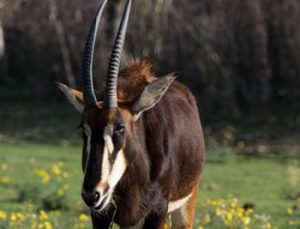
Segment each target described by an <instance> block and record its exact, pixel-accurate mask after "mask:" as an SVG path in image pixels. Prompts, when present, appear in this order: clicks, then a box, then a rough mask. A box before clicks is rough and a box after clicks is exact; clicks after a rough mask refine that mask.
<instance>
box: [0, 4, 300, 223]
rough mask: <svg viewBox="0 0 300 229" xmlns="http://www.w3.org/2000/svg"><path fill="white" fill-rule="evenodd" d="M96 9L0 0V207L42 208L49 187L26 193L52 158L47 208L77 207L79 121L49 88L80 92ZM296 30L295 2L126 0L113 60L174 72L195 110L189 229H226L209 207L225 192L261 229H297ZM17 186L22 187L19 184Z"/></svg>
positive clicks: (299, 56)
mask: <svg viewBox="0 0 300 229" xmlns="http://www.w3.org/2000/svg"><path fill="white" fill-rule="evenodd" d="M99 2H100V0H90V1H82V0H68V1H67V0H45V1H40V0H0V76H1V77H0V163H3V164H2V165H1V164H0V168H1V166H2V167H3V168H5V169H3V171H2V172H1V169H0V172H1V173H0V210H1V209H2V210H7V211H8V212H11V211H17V210H19V209H21V208H22V207H24V206H25V205H24V201H25V202H26V201H27V200H28V198H29V197H28V196H32V195H33V196H37V200H36V201H37V202H38V201H39V200H40V202H38V203H36V205H37V209H39V208H40V206H43V205H42V203H43V201H44V200H45V196H46V197H47V196H49V195H52V194H53V193H54V192H55V191H58V190H56V189H55V188H52V189H51V188H48V187H47V188H45V190H52V191H53V190H54V191H53V192H51V193H42V191H41V193H40V194H38V192H36V193H35V192H34V193H32V190H35V189H36V187H37V186H38V185H39V184H40V183H39V182H40V181H39V180H36V181H35V180H33V181H32V179H34V178H33V177H35V175H34V171H36V169H44V170H45V171H48V173H49V174H51V173H50V172H49V171H51V168H52V167H51V166H53V165H55V163H58V161H60V162H61V161H62V162H64V163H65V165H66V170H67V172H69V174H70V177H69V178H68V182H66V183H68V184H69V189H68V190H69V191H68V192H69V193H70V194H71V197H70V200H65V199H64V198H62V199H61V196H59V198H58V199H56V200H55V201H56V202H55V201H54V203H50V205H51V204H52V205H55V206H58V205H59V206H62V207H61V209H60V210H62V211H64V213H62V215H70V214H71V215H72V214H73V213H72V211H73V210H74V209H75V210H76V211H77V212H76V213H74V214H75V215H76V214H77V215H76V217H77V216H78V215H79V214H80V212H82V209H83V208H82V206H81V205H80V200H79V199H80V198H79V196H80V195H79V194H78V193H79V192H80V183H81V177H80V174H81V171H80V155H79V154H80V148H81V142H80V133H79V132H78V131H76V126H77V124H78V123H79V115H78V114H77V113H76V112H75V110H73V108H71V105H68V102H67V101H66V99H65V98H64V97H63V96H62V94H61V93H60V92H59V91H58V89H57V88H56V85H55V81H61V82H64V83H66V84H68V85H70V86H72V87H74V88H76V87H77V88H79V89H81V87H82V85H81V57H82V53H83V47H84V43H85V39H86V36H87V31H88V29H89V26H90V23H91V20H92V18H93V16H94V13H95V11H96V8H97V7H98V5H99ZM124 4H125V1H121V0H110V1H109V4H108V8H107V9H106V11H105V14H104V18H103V20H104V21H103V22H102V23H101V25H100V31H99V34H98V38H97V43H96V51H95V61H94V72H95V74H94V75H95V84H96V85H97V87H96V88H97V89H98V90H101V88H102V87H103V82H104V79H105V77H106V71H107V63H108V59H109V55H110V50H111V46H112V43H113V39H114V35H115V31H116V29H117V26H118V23H119V19H120V15H121V12H122V9H123V6H124ZM299 25H300V2H299V0H184V1H179V0H151V1H149V0H136V1H133V8H132V14H131V19H130V23H129V28H128V36H127V40H126V44H125V52H124V55H123V63H126V62H127V61H129V60H130V59H131V58H138V57H142V58H148V59H150V60H151V61H152V62H153V64H154V70H155V72H156V74H157V75H158V76H162V75H164V74H167V73H169V72H174V71H176V72H178V73H179V78H178V80H179V81H181V82H183V83H185V84H186V85H187V86H188V87H189V88H190V89H191V90H192V92H193V93H194V95H195V96H196V99H197V101H198V104H199V111H200V115H201V118H202V123H203V126H204V131H205V136H206V145H207V152H208V157H207V167H206V170H205V171H204V175H203V183H202V186H201V188H202V192H200V197H199V198H200V201H199V203H206V202H205V201H204V200H206V201H207V205H205V206H203V205H199V209H200V210H199V212H198V213H197V219H196V223H197V225H202V226H204V227H205V228H207V227H208V228H224V227H223V226H224V225H225V224H224V225H223V224H221V223H220V222H219V221H218V220H220V219H223V218H220V217H221V215H219V216H218V215H215V214H211V212H212V211H213V212H214V209H213V210H211V209H210V207H211V206H213V207H218V203H225V202H226V200H224V199H223V200H217V202H216V201H215V200H211V198H227V195H228V193H230V195H232V194H233V195H234V196H235V197H238V198H239V201H241V202H238V203H236V200H235V199H233V200H232V199H230V200H229V201H228V206H229V205H231V204H232V203H235V204H234V205H235V206H238V207H243V206H246V207H247V206H250V207H251V208H255V211H256V210H257V212H258V214H266V215H267V216H271V219H269V218H268V217H266V219H267V220H266V222H265V224H264V227H263V228H268V226H267V225H268V223H271V224H272V225H277V226H278V225H279V228H289V227H290V228H299V227H300V221H299V220H298V221H297V220H296V219H299V216H300V210H299V208H300V181H299V177H300V169H299V168H300V140H299V139H300V131H299V128H300V102H299V101H300V90H299V88H300V26H299ZM24 163H26V164H28V165H30V166H29V167H24V166H23V165H24ZM40 167H42V168H40ZM47 169H48V170H47ZM44 170H43V171H44ZM38 171H40V170H38ZM45 171H44V172H45ZM74 171H76V172H74ZM24 174H27V175H28V177H26V178H23V175H24ZM72 174H73V175H72ZM53 176H54V175H53ZM20 177H22V179H20ZM246 178H247V179H246ZM1 179H3V182H2V183H1ZM7 179H8V181H7ZM27 180H31V181H32V182H31V185H29V187H26V189H25V188H24V187H25V186H26V185H24V182H25V183H26V182H27ZM50 183H51V182H50ZM51 184H52V183H51ZM74 184H76V185H75V186H76V187H74ZM53 185H54V187H58V188H60V189H62V187H63V186H61V185H60V183H55V182H54V184H53ZM27 186H28V185H27ZM7 190H9V192H7ZM3 193H5V194H3ZM8 193H9V194H8ZM38 195H40V196H38ZM21 197H22V198H21ZM27 197H28V198H27ZM63 197H64V196H63ZM201 198H202V199H201ZM29 199H30V198H29ZM49 199H50V200H51V198H49ZM76 201H77V202H76ZM78 201H79V203H78ZM224 201H225V202H224ZM33 202H34V201H33ZM57 202H58V203H57ZM74 202H76V207H75V208H74V206H72V204H71V203H74ZM226 203H227V202H226ZM238 207H234V208H233V209H234V210H236V211H235V212H236V214H238V212H239V211H238ZM230 208H231V207H230V206H229V207H228V209H229V210H230ZM228 209H227V210H228ZM44 210H53V209H44ZM55 210H57V209H55ZM229 210H228V211H225V213H226V214H227V213H228V212H230V211H229ZM70 212H71V213H70ZM0 213H1V211H0ZM225 213H224V214H225ZM2 216H3V215H2ZM73 216H74V215H73ZM74 217H75V216H74ZM208 217H210V218H208ZM218 217H219V218H218ZM226 217H227V216H226ZM226 217H225V218H226ZM233 217H235V216H233ZM44 218H45V217H44ZM44 218H43V220H44ZM74 219H75V218H74ZM208 219H209V220H208ZM226 219H227V218H226ZM253 219H254V217H253ZM0 220H1V214H0ZM205 220H206V221H205ZM243 220H244V219H243ZM251 220H252V218H251ZM46 222H47V221H45V220H44V221H42V223H46ZM200 222H201V223H200ZM205 222H206V223H205ZM236 222H239V221H236ZM6 223H7V224H5V225H4V226H2V227H1V222H0V228H7V227H8V221H6ZM40 223H41V222H40ZM51 223H52V225H54V226H55V228H74V226H70V225H71V224H69V225H68V223H67V225H65V224H64V222H63V221H59V220H58V221H55V222H54V221H51ZM224 223H225V221H224ZM61 225H63V226H61ZM89 225H90V224H89V223H87V225H86V227H87V228H89ZM209 225H211V226H210V227H209ZM217 225H219V226H217ZM220 225H221V226H220ZM241 225H244V224H242V223H241V224H237V225H235V226H232V227H231V228H244V227H242V226H241ZM225 226H226V225H225ZM227 226H228V225H227ZM244 226H245V228H246V226H249V228H258V227H257V225H254V226H251V225H250V224H245V225H244ZM228 227H229V226H228ZM16 228H18V225H17V226H16ZM45 228H46V226H45ZM229 228H230V227H229Z"/></svg>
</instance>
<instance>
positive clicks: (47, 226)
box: [44, 221, 53, 229]
mask: <svg viewBox="0 0 300 229" xmlns="http://www.w3.org/2000/svg"><path fill="white" fill-rule="evenodd" d="M44 228H45V229H52V228H53V227H52V225H51V223H49V222H48V221H46V222H44Z"/></svg>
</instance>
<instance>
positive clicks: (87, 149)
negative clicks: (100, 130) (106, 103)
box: [83, 124, 92, 174]
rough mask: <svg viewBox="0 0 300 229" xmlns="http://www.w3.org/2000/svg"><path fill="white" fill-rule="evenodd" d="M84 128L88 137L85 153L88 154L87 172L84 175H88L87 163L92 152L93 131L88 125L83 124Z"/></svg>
mask: <svg viewBox="0 0 300 229" xmlns="http://www.w3.org/2000/svg"><path fill="white" fill-rule="evenodd" d="M83 128H84V133H85V135H86V136H87V143H86V144H87V145H86V148H85V153H86V154H87V158H86V161H85V171H84V174H86V169H87V163H88V161H89V157H90V151H91V138H92V131H91V128H90V127H89V126H88V125H87V124H83Z"/></svg>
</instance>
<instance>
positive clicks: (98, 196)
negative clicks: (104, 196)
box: [94, 191, 100, 203]
mask: <svg viewBox="0 0 300 229" xmlns="http://www.w3.org/2000/svg"><path fill="white" fill-rule="evenodd" d="M99 199H100V193H99V192H97V191H96V192H95V196H94V203H97V202H98V201H99Z"/></svg>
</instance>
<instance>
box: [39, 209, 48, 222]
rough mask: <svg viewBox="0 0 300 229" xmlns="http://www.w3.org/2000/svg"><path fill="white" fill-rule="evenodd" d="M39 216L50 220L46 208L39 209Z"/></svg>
mask: <svg viewBox="0 0 300 229" xmlns="http://www.w3.org/2000/svg"><path fill="white" fill-rule="evenodd" d="M39 218H40V219H41V220H48V215H47V213H46V212H45V211H44V210H40V211H39Z"/></svg>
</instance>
